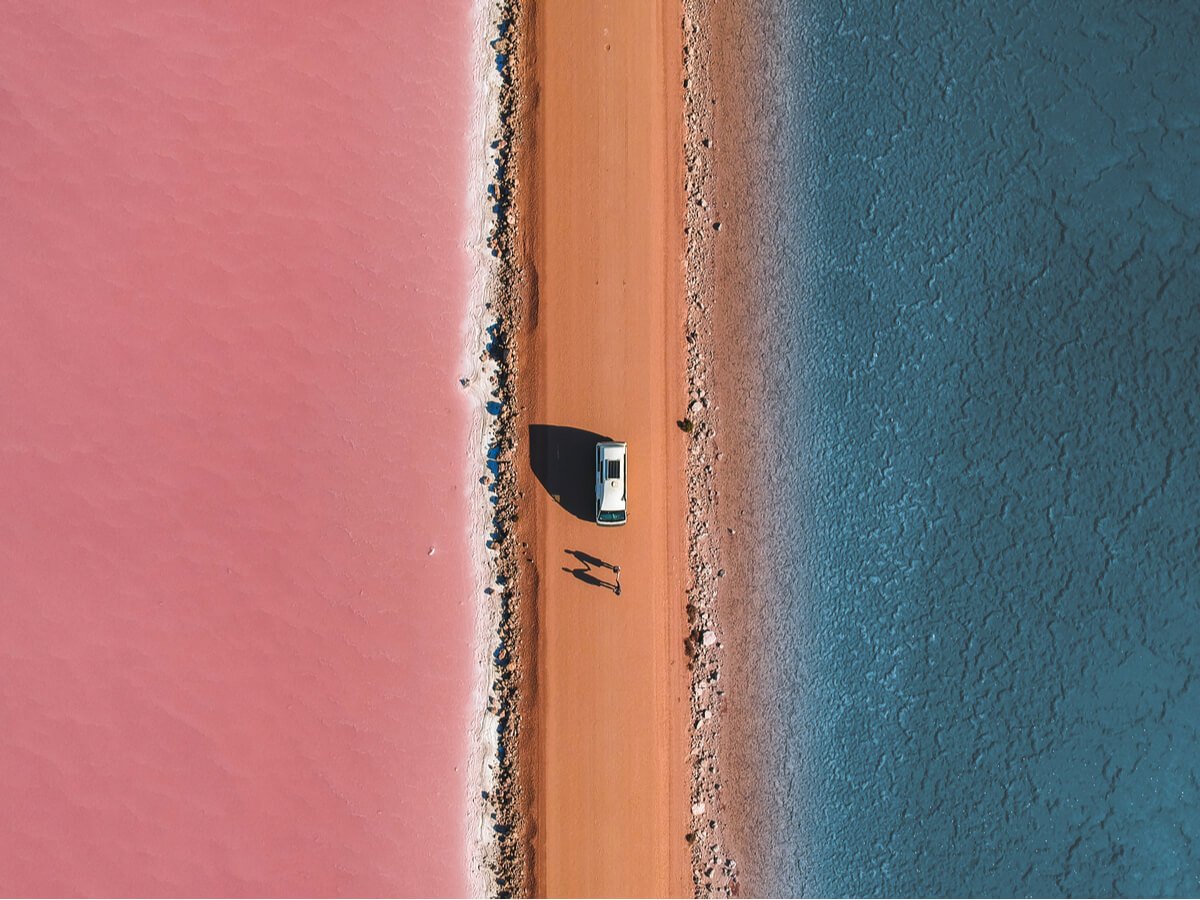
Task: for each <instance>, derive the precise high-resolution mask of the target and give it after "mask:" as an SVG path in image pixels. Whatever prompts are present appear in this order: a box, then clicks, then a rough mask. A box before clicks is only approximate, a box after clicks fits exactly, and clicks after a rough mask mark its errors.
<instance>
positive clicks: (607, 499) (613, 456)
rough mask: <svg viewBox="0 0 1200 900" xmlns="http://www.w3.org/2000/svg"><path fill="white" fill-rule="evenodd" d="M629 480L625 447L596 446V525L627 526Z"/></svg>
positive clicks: (617, 445) (618, 444)
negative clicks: (626, 512)
mask: <svg viewBox="0 0 1200 900" xmlns="http://www.w3.org/2000/svg"><path fill="white" fill-rule="evenodd" d="M627 479H628V472H627V471H626V463H625V445H624V444H623V443H616V442H612V441H606V442H603V443H600V444H597V445H596V524H597V525H624V524H625V487H626V483H627Z"/></svg>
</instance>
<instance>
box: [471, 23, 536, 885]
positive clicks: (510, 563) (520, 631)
mask: <svg viewBox="0 0 1200 900" xmlns="http://www.w3.org/2000/svg"><path fill="white" fill-rule="evenodd" d="M493 4H494V5H493V10H492V15H493V20H492V21H493V32H492V37H491V40H489V42H488V44H489V47H490V49H491V51H492V52H493V54H494V64H495V66H496V71H497V72H498V73H499V77H500V89H499V97H498V104H497V105H498V115H496V116H495V120H496V121H495V123H494V125H493V128H492V132H491V134H490V135H489V150H490V154H491V156H490V159H491V164H492V165H491V171H492V174H491V178H490V183H489V184H488V186H487V195H488V197H487V199H488V202H489V203H490V204H491V210H492V214H493V218H492V224H491V228H490V231H489V234H488V241H487V244H488V248H489V250H490V251H491V255H492V257H493V259H494V263H495V265H494V267H493V274H492V276H491V279H490V281H491V283H490V284H489V288H488V300H487V312H488V313H489V315H490V317H491V322H492V323H491V325H490V326H489V327H488V328H487V337H486V341H487V343H486V345H485V346H484V347H483V348H482V350H481V362H484V363H487V364H489V368H490V369H491V371H492V373H493V378H494V382H493V384H492V385H491V387H492V394H491V396H492V398H493V402H492V403H491V404H489V411H490V412H492V413H493V414H494V421H493V422H492V425H491V442H490V444H489V447H488V451H487V471H486V472H485V473H484V474H482V475H481V481H482V483H483V484H485V485H486V486H487V489H488V495H489V501H490V503H491V504H492V515H491V526H492V530H491V535H490V538H489V540H488V546H487V549H488V551H489V559H490V562H491V566H492V573H491V574H492V578H491V584H490V585H489V586H488V587H487V588H485V589H484V593H485V601H484V602H485V603H487V604H489V606H490V609H489V612H490V613H491V621H493V622H495V623H496V632H495V650H494V651H493V652H492V653H491V657H490V658H491V673H490V676H491V679H490V685H489V689H488V695H487V714H488V718H489V721H494V722H495V728H496V740H495V745H494V746H495V754H494V756H493V758H492V759H490V760H489V761H488V763H487V765H488V769H489V773H488V774H489V777H488V779H487V789H486V790H484V791H483V792H482V794H483V796H482V798H481V800H482V802H483V804H484V809H485V815H486V817H487V820H488V822H489V824H490V829H491V834H490V841H489V842H488V844H487V846H486V847H485V848H484V852H483V866H484V869H485V872H484V876H485V878H484V887H485V890H486V892H487V894H488V895H489V896H493V897H525V896H529V895H530V893H531V891H532V889H533V876H532V873H533V866H532V849H531V847H532V840H531V835H530V833H529V829H530V824H529V823H530V816H529V815H528V810H529V797H528V794H529V791H528V788H527V786H526V781H525V779H524V778H523V776H522V762H523V761H522V758H521V757H522V747H523V746H524V745H525V742H524V741H523V740H522V730H523V727H524V726H525V724H526V722H528V721H529V718H530V717H529V716H528V713H527V710H528V695H529V693H530V692H529V691H528V690H527V689H526V684H525V679H526V678H528V677H529V675H530V674H531V673H532V671H533V670H532V668H531V666H532V665H533V663H534V660H533V652H532V637H531V636H532V628H531V627H530V625H529V624H528V623H527V622H526V615H527V614H526V613H525V605H524V604H523V603H522V602H521V581H520V578H519V566H520V560H519V557H520V556H521V553H522V549H521V547H520V543H519V538H518V536H517V533H516V522H517V510H518V497H519V486H518V473H517V471H516V458H517V456H516V446H517V403H516V397H517V377H518V372H519V370H520V365H519V363H520V360H519V358H518V355H519V341H518V339H517V336H518V335H519V334H520V333H521V329H522V328H523V327H524V315H525V308H526V304H525V299H524V298H525V297H526V295H527V286H526V284H527V282H526V277H525V273H524V267H523V264H522V256H521V252H520V250H519V241H518V231H519V223H518V204H516V203H515V202H514V198H515V197H516V196H517V192H518V191H519V189H520V179H519V177H518V172H519V162H520V152H521V149H520V148H521V146H522V137H523V133H524V130H523V128H522V123H523V121H524V118H523V110H524V107H525V105H526V101H525V100H524V98H523V96H522V92H521V84H522V81H523V79H522V77H521V72H522V56H523V54H522V44H523V42H524V41H526V40H527V37H526V33H527V31H528V29H527V28H526V27H525V23H526V22H527V15H528V14H527V12H526V10H525V9H524V8H523V4H522V2H521V0H493Z"/></svg>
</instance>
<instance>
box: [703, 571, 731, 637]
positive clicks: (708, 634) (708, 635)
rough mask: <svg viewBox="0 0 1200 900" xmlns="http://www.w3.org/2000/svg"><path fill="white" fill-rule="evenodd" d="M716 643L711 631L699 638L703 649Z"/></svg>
mask: <svg viewBox="0 0 1200 900" xmlns="http://www.w3.org/2000/svg"><path fill="white" fill-rule="evenodd" d="M721 571H722V572H724V571H725V570H724V569H722V570H721ZM716 642H717V636H716V635H715V634H713V632H711V631H706V632H704V634H702V635H701V636H700V643H702V644H703V645H704V646H705V647H711V646H712V645H713V644H715V643H716Z"/></svg>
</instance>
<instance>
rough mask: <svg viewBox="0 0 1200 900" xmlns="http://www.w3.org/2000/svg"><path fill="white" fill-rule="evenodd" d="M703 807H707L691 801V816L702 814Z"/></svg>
mask: <svg viewBox="0 0 1200 900" xmlns="http://www.w3.org/2000/svg"><path fill="white" fill-rule="evenodd" d="M705 809H707V807H706V806H705V805H704V804H703V803H693V804H692V815H693V816H702V815H704V810H705Z"/></svg>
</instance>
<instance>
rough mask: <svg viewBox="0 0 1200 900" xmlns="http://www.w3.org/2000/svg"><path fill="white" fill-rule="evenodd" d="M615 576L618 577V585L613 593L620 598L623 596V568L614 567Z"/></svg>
mask: <svg viewBox="0 0 1200 900" xmlns="http://www.w3.org/2000/svg"><path fill="white" fill-rule="evenodd" d="M613 574H614V575H615V576H617V585H616V587H614V588H613V593H614V594H616V595H617V596H618V597H620V596H621V567H620V566H613Z"/></svg>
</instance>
